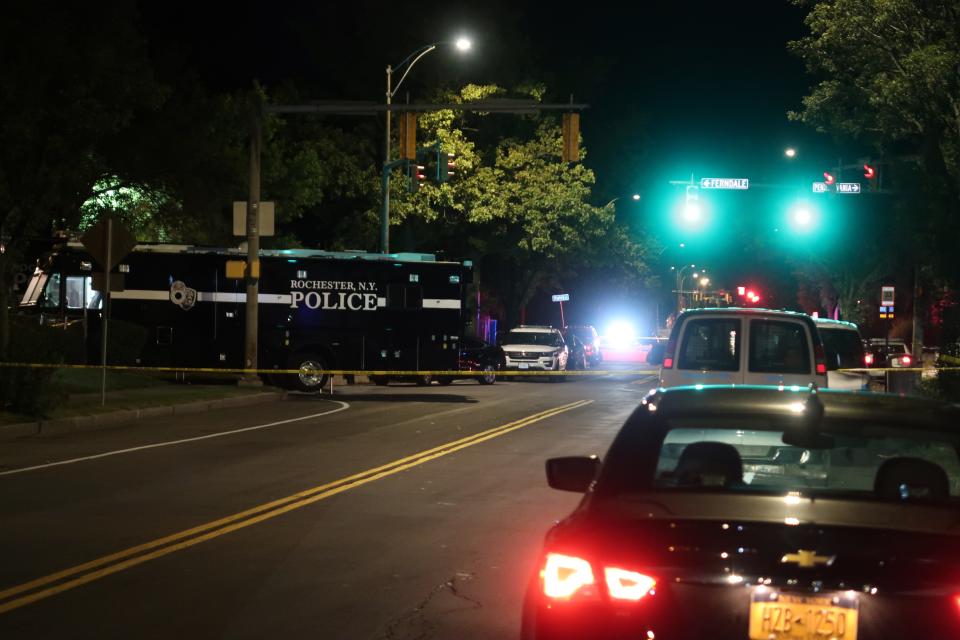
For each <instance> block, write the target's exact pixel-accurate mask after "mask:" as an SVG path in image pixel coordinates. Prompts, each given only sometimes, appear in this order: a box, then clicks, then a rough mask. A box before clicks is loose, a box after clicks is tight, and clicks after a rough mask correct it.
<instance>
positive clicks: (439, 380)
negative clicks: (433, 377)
mask: <svg viewBox="0 0 960 640" xmlns="http://www.w3.org/2000/svg"><path fill="white" fill-rule="evenodd" d="M437 384H440V385H443V386H444V387H448V386H450V385H451V384H453V378H449V377H447V378H437Z"/></svg>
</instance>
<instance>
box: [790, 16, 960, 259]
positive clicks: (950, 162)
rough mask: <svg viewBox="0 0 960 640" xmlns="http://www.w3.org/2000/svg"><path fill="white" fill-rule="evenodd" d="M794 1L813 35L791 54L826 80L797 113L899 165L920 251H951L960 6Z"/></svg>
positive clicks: (958, 204)
mask: <svg viewBox="0 0 960 640" xmlns="http://www.w3.org/2000/svg"><path fill="white" fill-rule="evenodd" d="M793 1H794V3H795V4H797V5H800V6H804V7H808V8H809V13H808V15H807V17H806V24H807V26H808V27H809V28H810V31H811V34H810V35H809V36H807V37H805V38H803V39H801V40H798V41H795V42H791V43H790V44H789V48H790V49H791V50H792V51H794V52H795V53H797V54H798V55H799V56H800V57H801V58H802V59H803V61H804V62H805V63H806V66H807V69H808V70H809V71H810V73H812V74H814V75H815V76H816V77H817V78H818V81H817V84H816V85H815V86H814V87H813V88H812V90H811V92H810V94H809V95H807V96H805V97H804V98H803V109H802V110H801V111H799V112H796V113H791V114H790V117H791V118H793V119H795V120H799V121H802V122H805V123H807V124H809V125H811V126H813V127H815V128H817V129H818V130H820V131H824V132H829V133H832V134H835V135H839V136H848V137H852V138H854V139H856V140H859V141H861V142H863V143H866V144H869V145H871V146H872V147H873V148H874V149H875V151H877V152H879V153H880V154H883V155H885V156H886V158H887V159H888V161H890V162H891V163H893V164H894V165H900V166H898V167H895V168H896V171H894V172H893V173H899V174H901V177H902V178H903V179H901V180H900V183H901V187H903V188H909V189H910V191H911V195H912V198H911V202H910V203H909V206H910V208H911V214H912V215H911V216H910V221H909V222H910V226H909V227H908V228H907V229H905V230H904V231H907V232H908V233H907V234H905V235H906V236H907V237H912V238H915V239H916V242H915V246H914V247H912V248H913V249H914V252H915V253H916V254H919V253H921V252H926V251H928V250H929V244H931V243H941V244H940V247H941V249H946V243H945V242H944V240H945V239H947V238H948V239H949V240H948V241H947V242H949V243H952V242H953V240H952V239H953V238H955V237H956V235H957V231H958V230H960V222H958V219H960V5H958V4H957V3H956V1H955V0H923V1H922V2H918V1H917V0H793ZM911 164H917V165H919V166H918V169H919V170H914V169H912V168H911V167H910V166H909V165H911ZM918 213H919V214H920V215H917V214H918ZM941 253H942V252H941ZM946 255H950V253H949V252H948V253H947V254H946ZM949 262H955V261H952V260H951V261H949ZM958 275H960V272H958Z"/></svg>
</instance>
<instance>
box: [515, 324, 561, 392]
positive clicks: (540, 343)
mask: <svg viewBox="0 0 960 640" xmlns="http://www.w3.org/2000/svg"><path fill="white" fill-rule="evenodd" d="M501 346H502V347H503V354H504V360H505V365H504V371H505V372H507V373H510V372H516V371H566V370H567V361H568V360H569V358H570V351H569V349H568V348H567V343H566V342H565V341H564V339H563V334H561V333H560V330H559V329H556V328H554V327H549V326H538V325H520V326H519V327H517V328H515V329H511V330H510V331H509V332H508V333H507V334H506V335H505V336H504V337H503V341H502V343H501ZM550 379H551V380H552V381H556V382H562V381H563V380H564V377H563V376H551V377H550Z"/></svg>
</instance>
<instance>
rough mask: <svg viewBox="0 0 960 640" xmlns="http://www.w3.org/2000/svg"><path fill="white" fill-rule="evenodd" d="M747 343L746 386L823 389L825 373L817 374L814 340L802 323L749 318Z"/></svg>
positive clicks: (784, 319)
mask: <svg viewBox="0 0 960 640" xmlns="http://www.w3.org/2000/svg"><path fill="white" fill-rule="evenodd" d="M747 339H748V341H749V348H748V356H747V368H746V371H747V372H746V376H745V382H746V383H747V384H769V385H781V384H782V385H800V386H807V385H808V384H810V383H811V382H816V383H817V384H818V385H819V386H825V385H826V375H825V372H824V375H823V376H819V377H818V376H817V374H816V362H815V354H814V348H813V340H812V336H811V334H810V331H809V329H808V327H807V325H806V324H805V323H803V322H801V321H799V320H794V319H792V318H751V319H750V321H749V330H748V336H747ZM820 378H823V379H822V380H821V379H820Z"/></svg>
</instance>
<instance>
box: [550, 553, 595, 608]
mask: <svg viewBox="0 0 960 640" xmlns="http://www.w3.org/2000/svg"><path fill="white" fill-rule="evenodd" d="M540 576H541V578H542V579H543V595H545V596H547V597H548V598H562V599H566V598H569V597H570V596H572V595H573V594H575V593H576V592H577V591H579V590H580V589H582V588H583V587H587V586H590V585H592V584H593V583H594V580H593V569H591V568H590V563H589V562H587V561H586V560H584V559H583V558H576V557H574V556H565V555H562V554H559V553H548V554H547V562H546V564H545V565H544V567H543V571H541V572H540Z"/></svg>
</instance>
